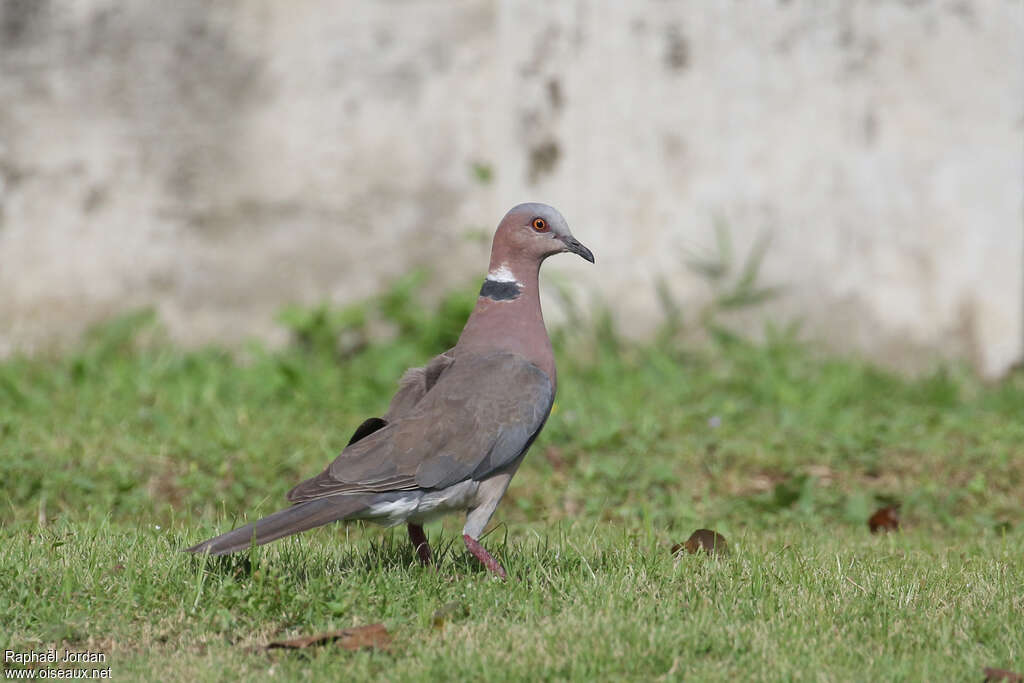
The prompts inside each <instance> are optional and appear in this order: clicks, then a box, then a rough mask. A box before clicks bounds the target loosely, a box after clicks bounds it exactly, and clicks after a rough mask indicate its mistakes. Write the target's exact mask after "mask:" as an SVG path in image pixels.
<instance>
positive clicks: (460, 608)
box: [430, 600, 469, 628]
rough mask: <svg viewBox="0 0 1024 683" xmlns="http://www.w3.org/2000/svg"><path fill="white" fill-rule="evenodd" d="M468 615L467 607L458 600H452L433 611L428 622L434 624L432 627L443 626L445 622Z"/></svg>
mask: <svg viewBox="0 0 1024 683" xmlns="http://www.w3.org/2000/svg"><path fill="white" fill-rule="evenodd" d="M468 616H469V607H467V606H466V605H465V604H463V603H461V602H459V601H458V600H452V601H451V602H447V603H445V604H444V605H442V606H441V607H439V608H438V609H437V610H436V611H435V612H434V616H433V617H432V618H431V620H430V622H431V623H432V624H433V625H434V628H444V625H445V622H448V621H450V620H452V619H458V618H464V617H468Z"/></svg>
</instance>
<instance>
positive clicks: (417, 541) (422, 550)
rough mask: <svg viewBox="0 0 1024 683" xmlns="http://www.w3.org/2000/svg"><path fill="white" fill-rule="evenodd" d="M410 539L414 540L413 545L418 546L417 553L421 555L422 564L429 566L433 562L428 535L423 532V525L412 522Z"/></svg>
mask: <svg viewBox="0 0 1024 683" xmlns="http://www.w3.org/2000/svg"><path fill="white" fill-rule="evenodd" d="M409 540H410V541H412V547H413V548H416V554H417V555H419V556H420V564H422V565H423V566H424V567H426V566H428V565H429V564H430V562H431V557H430V545H429V544H428V543H427V535H426V534H425V533H423V527H422V526H420V525H419V524H410V525H409Z"/></svg>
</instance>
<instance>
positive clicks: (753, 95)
mask: <svg viewBox="0 0 1024 683" xmlns="http://www.w3.org/2000/svg"><path fill="white" fill-rule="evenodd" d="M2 8H3V9H2V10H0V352H3V351H7V352H9V351H11V350H12V349H15V348H27V349H34V348H40V347H45V346H47V345H49V344H51V343H53V342H54V341H61V340H69V339H73V338H74V336H75V335H77V334H78V332H79V331H80V330H81V329H82V327H83V326H84V325H86V324H88V323H90V322H92V321H95V320H98V319H102V318H104V317H106V316H109V315H111V314H113V313H115V312H117V311H120V310H125V309H127V308H130V307H134V306H138V305H142V304H146V303H153V304H155V305H156V306H157V307H158V309H159V311H160V314H161V316H162V317H163V319H164V320H165V322H166V323H167V324H168V326H169V329H170V330H171V333H172V334H173V335H174V337H176V338H177V339H180V340H182V341H185V342H189V343H202V342H205V341H210V340H217V341H223V342H227V343H232V342H237V341H238V340H240V339H243V338H245V337H247V336H251V335H259V336H262V337H266V338H270V339H276V340H278V341H279V340H280V339H281V331H280V330H279V329H278V328H276V326H275V325H274V323H273V315H274V312H275V311H277V310H278V309H279V308H280V307H281V305H282V304H284V303H286V302H290V301H306V302H316V301H319V300H321V299H324V298H329V299H331V300H334V301H337V302H345V301H351V300H354V299H358V298H361V297H364V296H366V295H368V294H370V293H372V292H374V291H376V290H377V289H379V288H380V287H381V286H383V285H385V284H386V283H387V282H388V281H390V280H391V279H393V278H394V277H396V276H397V275H398V274H400V273H402V272H404V271H405V270H407V269H408V268H410V267H412V266H414V265H416V264H419V263H432V264H435V265H436V266H437V267H436V279H435V283H434V286H435V287H436V289H437V290H438V291H439V290H441V289H443V288H444V287H447V286H450V285H453V284H457V283H458V284H461V283H465V282H466V281H467V280H469V279H472V278H473V277H474V276H478V275H481V274H482V269H483V267H484V265H485V263H486V245H484V244H482V243H481V242H480V241H474V240H472V239H468V238H467V235H471V234H473V233H478V232H479V231H481V230H490V229H491V228H492V227H493V225H494V224H495V222H496V221H497V220H498V218H500V216H501V214H502V213H503V212H504V211H505V210H506V209H507V208H508V207H509V206H511V205H512V204H514V203H517V202H519V201H523V200H534V199H536V200H542V201H549V202H551V203H553V204H555V205H556V206H558V207H559V208H561V209H562V211H563V213H564V214H565V215H566V216H567V218H568V219H569V221H570V224H571V225H572V226H573V229H574V232H575V233H576V235H577V236H578V237H579V238H580V239H581V240H582V241H583V242H585V243H586V244H588V245H589V246H591V247H592V248H593V250H594V252H595V253H596V254H597V257H598V261H597V266H596V267H592V266H590V265H589V264H586V263H583V262H582V261H579V260H578V259H576V260H573V259H570V258H568V257H561V258H559V259H557V260H555V261H552V262H551V263H549V264H548V265H547V266H546V267H545V271H546V274H548V275H554V276H556V277H557V276H561V277H562V278H563V279H566V280H569V281H571V282H573V283H574V284H575V285H576V286H577V287H578V288H579V290H580V291H581V292H585V293H586V294H584V296H585V297H589V296H590V295H591V293H593V292H597V293H598V294H599V295H600V296H601V297H602V298H603V299H604V300H605V301H607V302H609V303H611V304H612V305H613V306H614V307H615V309H616V311H617V313H618V315H619V317H620V319H621V320H622V321H623V323H624V327H625V328H626V329H628V330H630V331H635V332H636V333H637V334H642V333H643V331H644V330H648V329H650V328H651V327H652V326H653V325H654V324H656V323H657V320H658V318H659V316H660V311H659V309H658V306H657V300H656V297H655V294H654V288H653V281H654V279H655V277H657V276H659V275H663V276H665V277H667V278H668V281H669V282H670V284H671V287H672V290H673V291H674V292H675V294H676V295H677V296H678V297H679V298H680V299H681V300H682V301H683V302H684V303H685V304H686V305H687V310H689V311H692V310H693V309H694V308H695V307H697V306H698V305H699V303H700V302H701V301H702V300H703V299H705V298H706V297H707V286H706V284H705V283H704V282H703V281H702V280H701V279H700V278H699V277H697V276H696V275H694V274H693V273H692V272H691V271H690V270H688V269H687V268H686V266H685V262H686V260H687V258H688V255H692V254H693V253H704V252H706V251H708V250H709V249H711V248H712V247H713V246H714V244H715V238H714V233H713V226H714V224H715V222H716V221H718V222H720V223H722V224H723V225H726V226H727V227H728V229H729V231H730V234H731V235H732V238H733V241H734V242H735V243H736V245H737V247H738V248H739V249H740V251H741V252H742V250H743V248H745V247H749V246H750V245H751V244H752V243H753V242H754V241H755V240H756V239H758V237H759V236H763V235H767V236H770V238H771V245H770V247H769V249H768V252H767V258H766V261H765V264H764V269H763V281H764V282H765V283H766V284H773V285H781V286H784V287H785V293H784V295H783V296H781V297H780V298H778V299H776V300H775V301H774V302H773V303H772V304H770V305H768V306H766V307H764V309H763V312H762V315H761V316H760V317H757V316H748V317H747V318H745V319H744V320H745V321H746V323H747V324H749V325H751V326H754V327H755V328H759V327H760V324H761V323H760V319H761V318H763V317H770V318H773V319H780V318H781V319H788V318H792V317H799V318H801V319H803V320H804V322H805V325H804V330H805V333H806V334H808V335H809V336H813V337H818V338H822V339H824V340H825V341H827V342H828V343H830V344H831V345H833V346H834V347H837V348H840V349H851V350H858V351H863V352H867V353H869V354H871V355H873V356H875V357H877V358H879V359H881V360H883V361H887V362H890V363H894V364H899V365H904V366H908V367H919V366H920V365H921V364H922V363H926V362H927V359H929V358H932V357H934V356H935V355H943V356H951V355H952V356H966V357H967V358H969V359H971V360H972V361H973V362H975V363H976V364H977V365H978V366H979V367H980V368H981V369H982V370H983V371H985V372H986V373H987V374H990V375H995V374H998V373H999V372H1001V371H1003V370H1005V369H1006V368H1007V367H1008V366H1009V365H1010V364H1011V363H1012V362H1014V361H1015V360H1017V359H1019V358H1020V356H1021V352H1022V349H1024V339H1022V334H1024V333H1022V330H1024V320H1022V315H1024V274H1022V272H1024V214H1022V211H1024V209H1022V192H1024V191H1022V183H1024V4H1022V3H1021V2H1020V0H1017V1H1008V0H977V1H975V2H926V1H922V2H884V1H881V0H878V1H872V2H868V1H866V0H864V1H849V2H841V1H838V0H835V1H831V2H823V1H818V2H812V1H811V0H807V1H800V0H792V1H790V2H784V1H783V2H767V0H758V1H747V2H706V3H673V2H665V1H654V0H652V1H650V2H637V3H625V2H622V3H619V2H611V1H608V0H606V1H605V2H575V3H573V2H566V3H546V2H510V1H500V2H499V1H496V2H484V1H478V0H462V1H459V0H449V1H448V2H426V1H424V2H388V3H380V2H372V1H370V0H362V1H359V2H346V3H343V4H342V3H335V2H328V1H327V0H306V1H304V2H293V3H282V2H275V1H273V0H265V1H264V2H246V3H236V4H230V5H229V4H225V3H217V4H213V3H204V2H199V1H198V0H190V1H188V2H176V3H159V2H154V1H151V2H138V3H119V2H113V1H101V0H36V1H34V2H33V1H31V0H18V1H12V2H9V3H5V4H4V5H2ZM473 164H483V165H485V166H487V167H489V168H491V169H492V170H493V176H494V177H493V181H492V182H490V183H487V184H484V183H481V182H480V181H479V180H478V179H477V178H475V176H474V174H473V172H472V166H473ZM576 261H578V262H576Z"/></svg>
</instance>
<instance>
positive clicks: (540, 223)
mask: <svg viewBox="0 0 1024 683" xmlns="http://www.w3.org/2000/svg"><path fill="white" fill-rule="evenodd" d="M533 229H534V230H536V231H537V232H547V231H548V222H547V221H546V220H544V219H543V218H534V219H533Z"/></svg>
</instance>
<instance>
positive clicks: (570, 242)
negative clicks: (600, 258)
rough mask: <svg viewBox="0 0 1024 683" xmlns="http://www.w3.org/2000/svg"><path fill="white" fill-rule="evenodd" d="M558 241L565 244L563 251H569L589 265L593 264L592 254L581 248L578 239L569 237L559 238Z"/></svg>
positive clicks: (583, 247)
mask: <svg viewBox="0 0 1024 683" xmlns="http://www.w3.org/2000/svg"><path fill="white" fill-rule="evenodd" d="M559 239H560V240H562V242H563V243H564V244H565V249H564V251H571V252H572V253H574V254H579V255H580V256H582V257H583V258H585V259H586V260H588V261H590V262H591V263H593V262H594V252H592V251H590V250H589V249H587V248H586V247H585V246H583V245H582V244H581V243H580V241H579V240H578V239H576V238H575V237H573V236H572V235H569V236H568V237H559Z"/></svg>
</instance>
